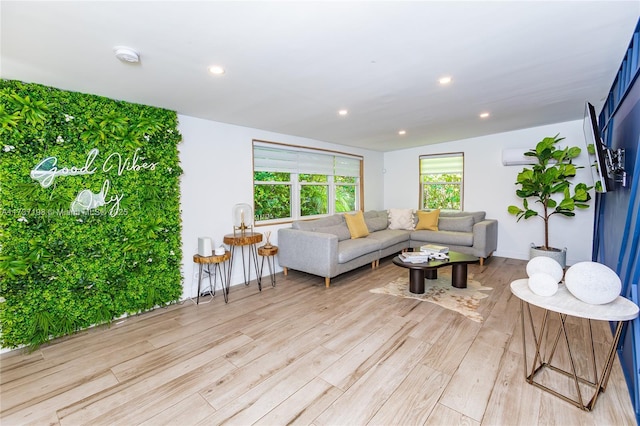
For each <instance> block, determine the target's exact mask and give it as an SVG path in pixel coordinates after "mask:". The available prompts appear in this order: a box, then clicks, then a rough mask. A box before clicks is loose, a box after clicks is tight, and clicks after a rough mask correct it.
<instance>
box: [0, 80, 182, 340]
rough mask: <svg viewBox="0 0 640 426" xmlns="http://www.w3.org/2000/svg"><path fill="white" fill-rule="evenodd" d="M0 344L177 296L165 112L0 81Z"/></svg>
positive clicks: (174, 185) (171, 126) (174, 177)
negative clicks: (0, 325)
mask: <svg viewBox="0 0 640 426" xmlns="http://www.w3.org/2000/svg"><path fill="white" fill-rule="evenodd" d="M0 126H1V127H0V322H1V324H2V327H1V336H0V344H1V345H2V346H3V347H16V346H19V345H28V346H31V347H36V346H37V345H39V344H41V343H43V342H46V341H47V340H49V339H51V338H52V337H57V336H62V335H66V334H69V333H73V332H75V331H77V330H80V329H83V328H86V327H89V326H91V325H95V324H101V323H108V322H110V321H111V320H112V319H114V318H118V317H120V316H122V315H126V314H135V313H139V312H141V311H145V310H148V309H152V308H154V307H157V306H163V305H165V304H167V303H171V302H174V301H177V300H179V298H180V296H181V295H182V276H181V272H180V263H181V260H182V253H181V251H182V250H181V237H180V235H181V218H180V204H179V179H180V175H181V173H182V170H181V168H180V165H179V159H178V150H177V145H178V143H179V142H180V140H181V137H180V134H179V133H178V131H177V115H176V113H175V112H174V111H167V110H163V109H160V108H153V107H148V106H144V105H137V104H131V103H127V102H120V101H115V100H111V99H107V98H103V97H99V96H93V95H86V94H81V93H74V92H68V91H63V90H58V89H54V88H51V87H46V86H42V85H37V84H25V83H21V82H18V81H11V80H0Z"/></svg>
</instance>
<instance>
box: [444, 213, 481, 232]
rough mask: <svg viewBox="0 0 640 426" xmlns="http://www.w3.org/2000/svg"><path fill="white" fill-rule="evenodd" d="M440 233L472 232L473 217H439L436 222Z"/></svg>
mask: <svg viewBox="0 0 640 426" xmlns="http://www.w3.org/2000/svg"><path fill="white" fill-rule="evenodd" d="M438 229H439V230H440V231H457V232H472V231H473V216H461V217H441V218H440V219H439V220H438Z"/></svg>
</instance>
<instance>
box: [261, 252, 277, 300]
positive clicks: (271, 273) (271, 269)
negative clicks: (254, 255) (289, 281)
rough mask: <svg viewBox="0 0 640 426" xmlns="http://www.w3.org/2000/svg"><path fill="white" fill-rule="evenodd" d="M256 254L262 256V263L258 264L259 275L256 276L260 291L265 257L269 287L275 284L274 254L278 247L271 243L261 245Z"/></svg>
mask: <svg viewBox="0 0 640 426" xmlns="http://www.w3.org/2000/svg"><path fill="white" fill-rule="evenodd" d="M258 254H259V255H260V256H262V263H261V265H260V276H259V278H258V289H260V291H262V272H263V270H264V260H265V259H267V266H268V267H269V277H271V287H275V286H276V254H278V247H277V246H272V245H269V246H267V245H264V246H262V247H258Z"/></svg>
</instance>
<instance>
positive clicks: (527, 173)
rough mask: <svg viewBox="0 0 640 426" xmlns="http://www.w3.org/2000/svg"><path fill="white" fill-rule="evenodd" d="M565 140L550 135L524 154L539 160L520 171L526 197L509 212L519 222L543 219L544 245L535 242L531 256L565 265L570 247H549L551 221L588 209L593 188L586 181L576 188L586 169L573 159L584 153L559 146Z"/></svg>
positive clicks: (518, 182) (519, 191) (519, 181)
mask: <svg viewBox="0 0 640 426" xmlns="http://www.w3.org/2000/svg"><path fill="white" fill-rule="evenodd" d="M562 140H564V138H561V137H559V135H555V136H554V137H546V138H544V139H542V140H541V141H540V142H538V143H537V144H536V147H535V149H530V150H528V151H527V152H525V153H524V155H525V156H528V157H534V158H535V160H536V163H534V164H533V165H532V166H531V167H525V168H524V169H523V170H522V171H521V172H520V173H518V177H517V180H516V183H515V184H516V185H518V186H519V187H520V188H519V189H517V190H516V195H517V196H518V197H520V198H522V207H519V206H514V205H511V206H509V208H508V211H509V213H510V214H512V215H515V216H516V217H517V218H518V221H520V219H529V218H532V217H537V218H541V219H542V221H543V222H544V244H543V245H541V246H535V245H534V244H531V250H530V257H535V256H547V257H551V258H553V259H555V260H557V261H558V263H560V265H562V267H563V268H564V267H565V266H566V249H558V248H554V247H551V246H549V220H550V219H551V218H552V217H554V216H556V215H562V216H567V217H573V216H575V209H576V208H578V209H586V208H588V207H589V201H590V200H591V195H589V190H590V189H591V188H592V187H590V186H587V185H586V184H584V183H578V184H576V185H575V186H573V187H572V178H574V177H575V175H576V170H577V169H580V168H582V167H578V166H576V165H574V164H573V159H574V158H576V157H577V156H578V155H580V152H581V150H580V148H578V147H577V146H574V147H566V148H559V147H558V143H559V142H560V141H562Z"/></svg>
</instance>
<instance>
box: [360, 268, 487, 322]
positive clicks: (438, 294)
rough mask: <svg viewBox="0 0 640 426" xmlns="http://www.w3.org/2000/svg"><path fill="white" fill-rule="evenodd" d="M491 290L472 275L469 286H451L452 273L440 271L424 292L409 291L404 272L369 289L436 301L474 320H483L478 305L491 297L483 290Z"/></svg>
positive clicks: (407, 276) (428, 282) (426, 285)
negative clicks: (382, 285) (378, 286)
mask: <svg viewBox="0 0 640 426" xmlns="http://www.w3.org/2000/svg"><path fill="white" fill-rule="evenodd" d="M489 290H493V289H492V288H491V287H485V286H483V285H482V284H480V283H479V282H478V281H475V280H473V279H472V276H471V275H470V276H469V277H468V279H467V288H455V287H452V286H451V275H450V274H446V273H438V278H437V279H435V280H425V292H424V294H413V293H411V292H410V291H409V274H403V275H402V276H401V277H399V278H396V279H395V280H393V281H391V282H390V283H389V284H387V285H385V286H384V287H380V288H374V289H372V290H369V291H370V292H371V293H380V294H389V295H391V296H398V297H405V298H409V299H417V300H421V301H424V302H431V303H435V304H436V305H439V306H442V307H443V308H445V309H449V310H451V311H455V312H458V313H460V314H462V315H464V316H465V317H467V318H469V319H470V320H472V321H475V322H483V321H484V319H483V318H482V315H480V314H479V313H478V307H479V306H480V301H481V300H482V299H484V298H486V297H489V295H488V294H486V293H482V292H483V291H489Z"/></svg>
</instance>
